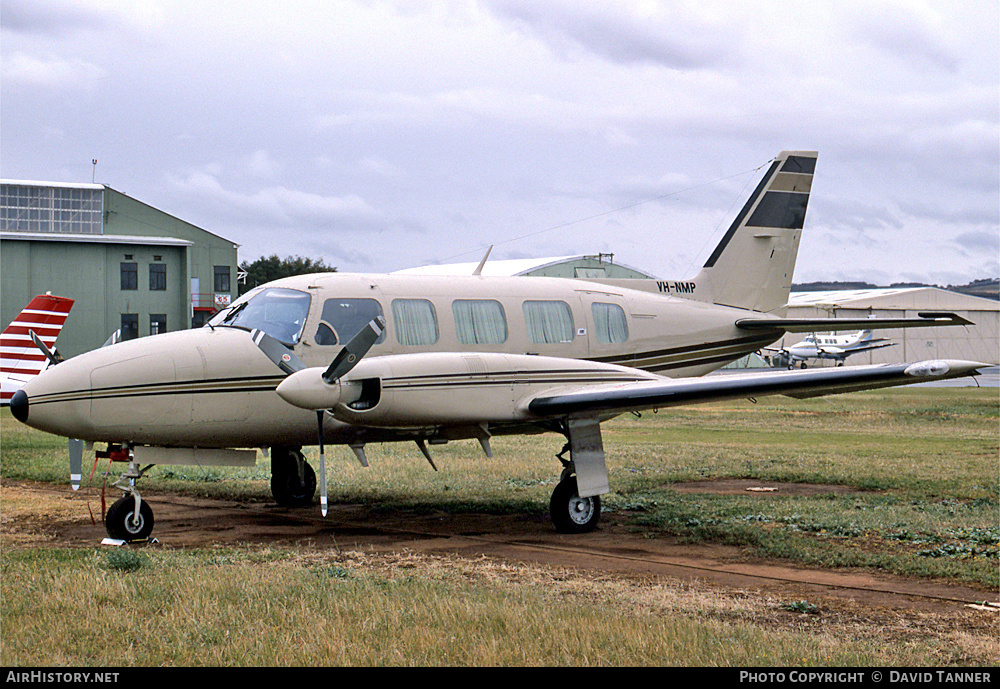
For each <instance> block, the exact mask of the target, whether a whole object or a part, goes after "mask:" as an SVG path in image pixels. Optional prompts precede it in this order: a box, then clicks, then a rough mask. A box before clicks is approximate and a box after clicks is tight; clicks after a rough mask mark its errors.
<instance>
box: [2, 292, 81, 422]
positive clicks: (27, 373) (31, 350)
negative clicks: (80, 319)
mask: <svg viewBox="0 0 1000 689" xmlns="http://www.w3.org/2000/svg"><path fill="white" fill-rule="evenodd" d="M71 308H73V300H72V299H67V298H66V297H53V296H51V295H49V294H39V295H38V296H37V297H35V298H34V299H32V300H31V302H30V303H29V304H28V305H27V306H26V307H24V309H23V310H22V311H21V313H20V314H18V316H17V318H15V319H14V320H13V321H11V323H10V325H8V326H7V327H6V328H5V329H4V331H3V333H2V334H0V377H2V378H3V379H4V385H3V390H2V392H0V403H3V404H9V403H10V398H11V397H12V396H13V394H14V391H15V389H16V388H18V387H20V386H21V385H23V384H24V383H25V382H27V381H28V380H30V379H31V378H33V377H34V376H37V375H38V374H39V373H41V372H42V371H43V370H45V367H46V366H48V365H49V360H48V358H46V356H45V354H44V353H42V352H41V351H40V350H39V349H38V347H36V346H35V343H34V342H32V341H31V334H30V333H29V331H34V333H35V335H37V336H38V338H39V339H40V340H41V341H42V342H43V343H44V344H45V346H46V347H48V348H49V349H52V348H53V347H55V344H56V338H57V337H58V336H59V331H61V330H62V327H63V324H64V323H65V322H66V317H67V316H68V315H69V310H70V309H71ZM8 383H10V385H8Z"/></svg>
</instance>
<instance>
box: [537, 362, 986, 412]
mask: <svg viewBox="0 0 1000 689" xmlns="http://www.w3.org/2000/svg"><path fill="white" fill-rule="evenodd" d="M987 366H988V364H983V363H978V362H974V361H956V360H947V361H922V362H918V363H915V364H879V365H872V366H838V367H835V368H826V369H809V370H797V371H767V372H761V373H758V372H754V373H732V374H718V375H711V376H704V377H701V378H679V379H669V378H665V379H663V380H662V381H660V380H656V381H638V382H634V383H620V384H613V385H592V386H588V387H582V388H577V389H575V390H567V391H560V392H557V393H554V394H546V395H542V396H539V397H536V398H534V399H533V400H531V402H529V403H528V410H529V411H530V412H531V413H532V414H534V415H536V416H540V417H548V418H553V417H565V416H569V415H573V414H585V413H587V414H593V413H597V414H600V413H624V412H627V411H641V410H644V409H659V408H665V407H672V406H679V405H683V404H696V403H700V402H715V401H721V400H728V399H740V398H745V397H763V396H765V395H788V396H790V397H799V398H806V397H819V396H822V395H833V394H839V393H842V392H855V391H858V390H872V389H876V388H885V387H894V386H898V385H912V384H914V383H923V382H928V381H931V380H945V379H948V378H961V377H964V376H971V375H977V374H978V369H980V368H985V367H987Z"/></svg>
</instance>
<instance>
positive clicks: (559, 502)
mask: <svg viewBox="0 0 1000 689" xmlns="http://www.w3.org/2000/svg"><path fill="white" fill-rule="evenodd" d="M549 516H551V517H552V523H553V525H555V527H556V531H558V532H559V533H588V532H590V531H593V530H594V529H596V528H597V522H599V521H600V519H601V498H600V496H598V495H595V496H593V497H589V498H581V497H580V495H579V492H578V491H577V487H576V477H575V476H571V477H570V478H568V479H563V480H562V481H560V482H559V484H558V485H557V486H556V488H555V490H554V491H552V499H551V500H549Z"/></svg>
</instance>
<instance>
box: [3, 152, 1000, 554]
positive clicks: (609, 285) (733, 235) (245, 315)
mask: <svg viewBox="0 0 1000 689" xmlns="http://www.w3.org/2000/svg"><path fill="white" fill-rule="evenodd" d="M815 163H816V153H814V152H785V153H782V154H781V155H779V156H778V157H777V158H776V159H775V160H774V161H773V163H772V164H771V166H770V169H769V170H768V171H767V173H766V174H765V175H764V178H763V180H762V181H761V182H760V185H759V186H758V187H757V188H756V190H755V191H754V193H753V195H752V196H751V198H750V199H749V201H748V202H747V203H746V205H745V206H744V207H743V210H742V211H741V212H740V214H739V215H738V216H737V218H736V219H735V221H734V222H733V224H732V226H731V227H730V228H729V230H728V232H727V233H726V235H725V236H724V237H723V239H722V241H721V243H720V244H719V245H718V247H717V248H716V249H715V251H714V252H713V253H712V254H711V256H710V257H709V259H708V261H707V263H706V264H705V266H704V268H703V269H702V270H701V271H700V272H699V273H698V274H697V275H696V276H695V277H694V278H692V279H690V280H686V281H684V282H683V283H667V282H662V281H656V280H627V281H612V280H607V281H601V282H597V281H585V280H580V279H561V278H541V277H530V278H529V277H509V278H507V277H485V276H482V275H481V274H480V272H481V268H482V264H480V268H479V269H477V270H476V271H475V274H473V275H469V276H464V277H440V276H437V277H434V276H409V275H352V274H341V273H330V274H314V275H303V276H298V277H291V278H286V279H282V280H278V281H275V282H272V283H269V284H267V285H263V286H261V287H259V288H257V289H254V290H253V291H252V292H249V293H248V294H246V295H244V296H243V297H242V298H240V299H238V300H237V301H235V302H234V303H233V304H232V306H230V307H228V308H227V309H225V310H223V311H221V312H219V313H218V314H216V315H215V316H214V317H213V318H212V319H211V320H210V321H209V323H208V324H207V325H206V326H205V327H203V328H198V329H195V330H188V331H183V332H173V333H168V334H163V335H157V336H154V337H147V338H142V339H138V340H131V341H128V342H122V343H118V344H115V345H112V346H109V347H103V348H101V349H98V350H95V351H92V352H89V353H87V354H83V355H80V356H77V357H75V358H72V359H69V360H68V361H65V362H63V363H60V364H59V365H58V366H55V367H52V368H51V369H49V370H48V371H46V372H44V373H43V374H42V375H40V376H38V377H37V378H35V379H34V380H32V381H30V382H29V383H28V384H26V385H25V386H24V387H23V388H22V389H21V390H20V391H19V392H18V393H17V394H16V395H15V396H14V398H13V400H12V402H11V410H12V412H13V414H14V416H16V418H18V419H20V420H21V421H23V422H25V423H27V424H29V425H30V426H33V427H35V428H38V429H41V430H43V431H48V432H50V433H55V434H58V435H62V436H65V437H68V438H72V439H74V440H70V463H71V475H72V482H73V484H74V487H76V486H78V485H79V482H80V465H81V461H82V460H81V456H82V452H83V447H84V444H85V443H87V444H93V443H96V442H100V443H107V444H108V449H107V451H106V452H104V451H102V452H99V453H98V454H99V455H100V456H109V457H110V458H112V459H117V460H120V461H123V462H126V463H127V465H128V469H127V470H126V471H125V472H124V473H123V474H122V476H121V478H120V479H119V481H118V483H117V484H116V485H118V486H119V487H120V488H122V490H123V491H124V497H123V498H122V499H121V500H119V501H118V502H117V503H115V504H114V505H113V506H112V507H111V508H110V509H109V510H108V512H107V515H106V518H105V526H106V527H107V530H108V533H109V534H110V535H111V536H112V537H114V538H120V539H129V540H135V539H145V538H148V536H149V534H150V532H151V530H152V527H153V514H152V511H151V510H150V508H149V505H148V503H147V502H146V501H144V500H143V499H142V498H141V497H140V495H139V492H138V491H137V490H136V486H135V482H136V479H138V478H139V477H140V476H142V474H143V473H144V472H145V471H147V470H148V468H149V466H152V465H156V464H244V463H245V464H253V463H254V462H255V461H256V450H255V449H246V448H270V452H271V466H272V478H271V490H272V493H273V496H274V498H275V500H276V501H277V502H278V503H280V504H283V505H300V504H309V503H312V501H313V498H314V494H315V491H316V487H317V477H316V474H315V472H314V470H313V469H312V467H311V466H310V465H309V464H308V463H306V461H305V460H304V458H303V454H302V451H301V449H302V447H303V446H307V445H318V446H319V461H318V465H319V471H320V475H319V480H318V485H319V488H320V504H321V508H322V511H323V514H326V511H327V497H326V464H325V456H324V445H325V444H331V443H332V444H341V445H347V446H348V447H350V448H351V449H352V450H353V451H354V453H355V455H356V456H357V458H358V459H359V460H360V461H361V463H362V464H363V465H366V466H367V463H368V462H367V458H366V456H365V444H366V443H375V442H389V441H403V440H405V441H410V442H415V443H416V445H417V446H418V447H419V449H420V451H421V452H422V453H423V454H424V455H425V456H426V457H427V459H428V461H431V456H430V454H429V452H428V445H434V444H438V443H444V442H447V441H451V440H458V439H475V440H478V441H479V442H480V443H481V445H482V448H483V451H484V452H485V454H486V455H487V456H492V452H491V448H490V438H491V437H492V436H495V435H504V434H516V433H543V432H557V433H561V434H562V435H564V436H565V438H566V441H567V442H566V445H565V447H564V448H563V450H562V452H560V453H559V454H558V455H557V457H558V458H559V460H560V461H561V462H562V464H563V471H562V480H561V481H560V482H559V484H558V486H557V487H556V488H555V490H554V492H553V494H552V499H551V503H550V508H551V516H552V520H553V522H554V524H555V527H556V529H558V530H559V531H562V532H586V531H590V530H592V529H593V528H594V527H595V526H596V525H597V523H598V519H599V517H600V510H601V505H600V496H601V495H602V494H604V493H607V492H608V491H609V490H610V488H609V485H608V473H607V468H606V464H605V454H604V448H603V445H602V440H601V426H600V424H601V422H603V421H606V420H608V419H610V418H613V417H615V416H617V415H619V414H622V413H624V412H627V411H638V410H643V409H656V408H664V407H670V406H674V405H681V404H692V403H697V402H706V401H712V400H722V399H731V398H741V397H759V396H761V395H769V394H784V395H791V396H794V397H810V396H816V395H825V394H831V393H838V392H847V391H853V390H862V389H868V388H879V387H889V386H894V385H905V384H908V383H918V382H921V381H927V380H933V379H943V378H955V377H959V376H966V375H975V373H976V369H977V368H979V367H981V366H984V365H985V364H978V363H975V362H965V361H924V362H918V363H912V364H901V365H884V366H857V367H845V368H835V369H825V370H808V371H771V372H766V373H746V374H739V373H737V374H731V375H718V376H707V377H701V376H703V374H706V373H709V372H710V371H712V370H714V369H717V368H719V367H721V366H723V365H725V364H726V363H727V362H730V361H733V360H736V359H738V358H740V357H741V356H744V355H746V354H747V353H749V352H754V351H757V350H758V349H760V348H761V347H763V346H764V345H767V344H769V343H772V342H775V341H777V340H778V339H779V338H780V337H781V336H782V335H783V334H784V333H786V332H811V331H815V330H818V329H823V330H831V329H834V330H845V329H858V328H860V327H864V328H869V327H906V326H915V325H950V324H954V325H960V324H967V323H969V321H966V320H965V319H963V318H961V317H959V316H957V315H955V314H948V313H926V314H920V317H919V318H904V319H886V318H883V319H864V320H863V321H862V320H856V319H854V320H829V319H824V320H821V321H819V320H799V319H787V318H784V315H785V310H786V307H785V305H786V302H787V299H788V292H789V287H790V285H791V280H792V269H793V266H794V263H795V256H796V252H797V250H798V245H799V238H800V235H801V231H802V226H803V219H804V217H805V211H806V203H807V201H808V198H809V190H810V187H811V184H812V178H813V170H814V167H815ZM672 285H675V286H678V287H677V289H676V290H675V289H674V288H673V287H672ZM678 293H680V294H678ZM567 452H568V457H567V456H566V454H567ZM431 464H432V466H433V461H431ZM142 465H149V466H145V467H144V468H140V467H141V466H142Z"/></svg>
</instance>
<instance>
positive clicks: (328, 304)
mask: <svg viewBox="0 0 1000 689" xmlns="http://www.w3.org/2000/svg"><path fill="white" fill-rule="evenodd" d="M376 316H382V317H383V318H384V316H383V314H382V305H381V304H379V303H378V301H377V300H375V299H327V300H326V301H325V302H323V314H322V316H320V323H319V325H318V326H316V335H315V336H314V338H313V339H314V340H315V341H316V344H318V345H336V344H342V345H343V344H347V343H348V342H350V341H351V338H352V337H354V336H355V335H357V334H358V333H359V332H361V329H362V328H364V327H365V326H366V325H368V322H369V321H371V320H372V319H373V318H375V317H376ZM384 340H385V331H384V330H383V331H382V334H381V335H379V338H378V339H377V340H375V344H379V343H381V342H383V341H384Z"/></svg>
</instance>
